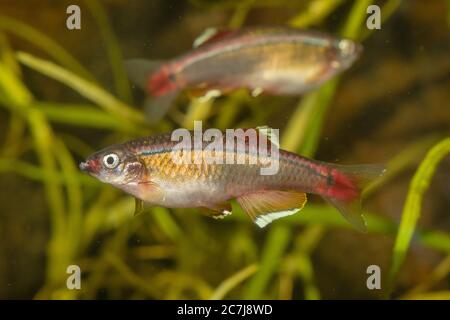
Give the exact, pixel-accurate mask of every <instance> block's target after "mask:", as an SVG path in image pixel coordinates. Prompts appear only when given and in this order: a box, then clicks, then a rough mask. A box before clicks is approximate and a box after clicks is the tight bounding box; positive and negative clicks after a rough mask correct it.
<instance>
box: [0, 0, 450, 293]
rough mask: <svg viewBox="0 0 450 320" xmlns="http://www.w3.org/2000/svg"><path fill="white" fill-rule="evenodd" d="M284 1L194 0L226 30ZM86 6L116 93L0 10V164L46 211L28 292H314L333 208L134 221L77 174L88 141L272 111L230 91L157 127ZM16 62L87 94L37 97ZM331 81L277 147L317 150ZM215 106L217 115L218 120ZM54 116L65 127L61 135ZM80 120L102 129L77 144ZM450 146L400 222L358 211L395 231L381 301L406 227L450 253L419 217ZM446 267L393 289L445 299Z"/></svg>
mask: <svg viewBox="0 0 450 320" xmlns="http://www.w3.org/2000/svg"><path fill="white" fill-rule="evenodd" d="M288 2H290V1H284V0H277V1H240V2H239V4H237V5H236V3H235V2H232V1H218V2H217V3H218V4H217V7H215V6H213V7H212V8H211V7H210V4H209V2H207V1H200V0H199V1H192V3H194V5H197V6H199V7H201V8H207V9H208V10H217V8H219V9H220V10H225V9H227V10H232V11H233V12H234V13H233V14H232V16H231V18H230V21H229V25H230V26H231V27H235V28H236V27H239V26H241V25H242V24H243V23H244V22H245V20H246V17H247V15H248V13H249V12H250V11H251V10H252V9H253V8H255V7H259V6H264V5H267V6H273V7H276V6H285V5H288V4H287V3H288ZM86 3H87V4H89V5H87V8H88V9H89V11H90V13H91V15H92V17H93V18H94V20H95V21H96V23H97V25H98V28H99V30H100V34H101V35H102V39H103V41H104V43H105V48H106V51H105V53H104V54H105V56H107V57H108V60H109V63H110V67H111V71H112V72H111V73H112V78H113V79H114V80H113V82H114V89H115V91H114V93H111V92H109V91H107V90H106V89H104V87H103V85H102V84H101V83H99V81H98V80H97V79H96V77H95V76H94V75H92V72H91V71H89V70H88V68H86V67H85V66H83V65H82V64H81V63H80V62H79V61H78V60H77V59H76V58H75V57H74V56H73V55H72V54H71V53H69V52H67V50H66V49H64V48H63V47H62V46H61V45H59V44H58V43H56V42H55V41H54V40H52V39H51V38H50V37H49V36H47V35H46V34H45V33H44V32H43V31H39V30H37V29H35V28H33V27H31V26H29V25H28V24H25V23H24V22H21V21H19V20H16V19H14V18H11V17H6V16H0V106H1V107H2V108H4V109H5V110H6V111H7V112H8V115H9V123H8V128H7V130H6V136H5V140H4V141H5V142H4V145H3V146H2V151H1V155H0V172H1V174H6V173H11V172H12V173H15V174H18V175H21V176H23V177H25V178H26V179H29V180H33V181H37V182H39V183H41V184H42V187H43V189H44V191H45V197H46V202H47V206H48V213H49V217H48V219H49V224H50V228H49V233H50V234H49V239H48V245H47V249H46V279H45V281H44V283H43V286H42V288H41V290H40V291H39V292H38V293H37V294H36V295H35V298H55V299H59V298H68V299H71V298H83V299H88V298H96V297H108V298H121V297H129V298H161V299H163V298H192V297H194V298H201V299H224V298H227V297H235V298H255V299H260V298H282V299H287V298H293V297H294V293H293V291H294V290H293V286H294V283H296V282H299V283H300V284H301V289H302V290H301V294H300V296H301V297H303V298H306V299H319V298H321V291H320V289H319V286H318V284H317V279H316V274H315V265H314V262H313V260H312V255H313V254H314V251H315V249H316V247H317V246H318V244H319V242H320V241H321V239H322V238H323V236H324V235H325V233H326V232H327V230H330V229H348V228H349V225H348V224H347V223H346V222H345V221H344V220H343V219H342V218H341V217H340V216H339V215H338V213H337V212H336V210H335V209H333V208H332V207H329V206H327V205H326V204H316V203H313V204H310V205H309V206H307V207H306V208H305V209H304V210H303V211H302V212H301V214H297V215H294V216H292V217H289V218H286V219H284V220H282V221H279V222H277V223H276V224H274V225H273V226H271V227H270V228H269V229H268V230H267V231H265V232H263V233H259V232H258V231H255V230H254V227H253V225H251V224H250V223H249V222H248V221H247V220H246V218H245V216H244V214H243V213H242V212H241V210H240V208H238V206H236V205H235V204H233V211H234V214H233V216H232V217H230V218H227V220H224V221H220V222H216V221H213V222H211V221H209V220H207V219H206V218H205V219H204V218H203V217H201V216H200V215H199V214H198V213H196V212H195V211H194V210H168V209H164V208H151V209H149V212H148V213H145V214H143V215H140V216H138V217H133V216H132V213H133V207H134V201H133V199H132V198H130V197H127V196H125V195H124V194H122V193H120V192H117V191H115V190H113V189H112V188H110V187H108V186H105V185H102V184H100V183H98V182H96V181H95V180H93V179H91V178H89V177H87V176H85V175H82V174H81V173H80V172H79V171H78V166H77V161H78V160H79V159H81V158H84V157H85V156H86V155H88V154H89V153H90V152H92V149H93V148H94V145H93V144H98V145H96V146H95V147H98V146H99V145H106V144H107V143H110V142H114V141H118V140H124V139H128V138H133V137H137V136H142V135H147V134H150V133H152V132H160V131H168V130H171V129H173V128H174V127H175V126H176V125H179V126H185V127H191V126H192V121H193V120H204V121H206V122H207V123H208V124H209V125H211V126H215V127H219V128H226V127H241V126H256V125H261V123H265V122H267V120H268V119H269V118H270V116H271V114H273V113H274V110H275V109H276V108H274V107H273V106H268V107H267V108H260V107H261V106H258V105H256V106H255V102H254V101H252V99H250V98H249V97H248V95H247V94H246V93H244V92H236V93H234V94H232V95H231V96H230V97H228V98H226V99H221V100H219V101H208V102H203V103H202V102H200V101H198V100H192V101H190V102H189V103H188V106H187V108H186V110H184V112H181V111H180V110H177V111H175V112H173V113H171V114H169V115H168V117H167V119H164V120H163V121H161V123H158V124H157V125H149V124H147V123H146V122H145V117H144V114H143V111H142V110H141V109H139V108H136V107H134V106H133V104H134V103H133V99H132V96H131V93H130V87H129V84H128V81H127V78H126V77H125V76H124V70H123V61H122V52H121V50H120V45H119V41H118V39H117V38H118V37H116V36H115V33H114V31H113V30H112V24H111V22H110V21H109V19H108V15H107V14H106V12H105V11H104V9H103V8H102V6H101V5H100V3H99V2H98V1H86ZM371 3H372V1H367V0H362V1H355V2H354V3H353V4H352V6H351V7H350V10H349V12H348V16H347V18H346V19H345V21H344V25H343V26H342V28H341V30H340V31H339V34H340V35H342V36H346V37H349V38H353V39H357V40H363V39H366V38H367V37H369V36H370V35H371V34H370V32H368V31H365V28H361V25H362V24H363V22H364V17H365V15H366V11H365V10H366V8H367V6H368V5H369V4H371ZM342 4H343V1H341V0H333V1H330V0H326V1H323V0H320V1H315V2H311V3H308V5H306V6H305V7H304V8H301V9H298V8H297V7H295V6H294V8H295V9H296V10H297V9H298V10H299V12H298V14H296V15H295V16H294V17H292V18H291V19H290V21H289V22H288V23H289V24H290V25H291V26H293V27H301V28H308V27H310V26H314V25H318V24H320V23H321V22H322V21H324V20H326V19H327V17H329V16H330V15H332V14H333V12H335V11H336V10H337V9H339V8H341V6H342ZM399 4H400V1H397V0H390V1H387V2H386V3H385V4H384V6H383V7H382V12H383V14H382V16H383V19H388V18H389V17H390V16H391V15H392V14H393V13H394V12H395V10H396V9H397V7H398V6H399ZM9 37H18V38H21V39H22V40H24V41H26V42H29V43H30V44H32V45H34V46H36V47H38V48H39V49H40V50H41V51H42V52H43V53H44V54H45V56H44V55H39V56H38V55H36V54H31V53H28V52H22V51H16V50H14V49H12V47H11V46H10V44H9V42H8V40H9ZM24 66H25V67H26V68H28V69H31V70H32V72H35V73H38V74H41V75H44V76H46V77H48V78H50V79H53V80H56V81H57V82H59V83H60V84H61V85H63V86H65V87H67V88H69V89H70V90H73V92H76V93H77V94H79V95H80V96H81V97H83V98H84V101H85V102H82V103H79V102H77V103H61V102H56V101H48V100H46V98H42V97H41V95H40V94H39V96H38V95H37V94H36V96H35V95H34V94H33V93H32V92H34V90H32V89H31V88H29V87H28V86H27V82H26V81H25V80H26V79H25V78H26V76H24V74H26V75H28V74H29V73H30V72H31V71H30V70H27V72H26V73H24V72H23V71H24V70H23V69H22V68H23V67H24ZM42 81H46V80H42ZM339 82H340V79H334V80H331V81H329V82H328V83H326V84H325V85H324V86H322V87H321V88H320V89H319V90H317V91H315V92H312V93H310V94H308V95H305V96H304V97H302V98H301V99H300V100H299V102H298V104H297V107H296V108H295V109H294V110H293V113H292V114H291V115H290V120H289V121H288V123H287V124H286V126H285V128H284V130H282V131H281V132H282V134H283V135H282V141H281V144H282V147H283V148H285V149H288V150H292V151H295V152H298V153H300V154H302V155H306V156H311V157H312V156H314V155H315V153H316V151H317V149H318V146H319V142H320V139H321V137H322V130H323V126H324V122H325V119H326V115H327V114H328V112H329V110H328V109H329V107H330V105H331V103H332V101H333V98H334V96H335V93H336V90H338V89H339ZM216 108H217V109H220V110H221V111H220V112H221V113H220V116H217V114H216V113H217V111H215V110H216ZM240 109H244V110H245V113H246V116H245V117H244V118H243V119H242V118H240V117H239V116H238V115H239V114H240V112H241V111H240ZM256 110H257V111H256ZM275 112H276V111H275ZM61 125H67V126H70V127H71V128H74V129H75V130H74V131H70V132H69V133H68V132H65V131H64V130H61V127H60V126H61ZM86 128H89V129H95V130H97V132H99V133H101V134H99V135H98V141H96V142H94V141H85V140H83V139H82V138H81V135H80V136H78V135H77V133H79V132H82V130H84V129H86ZM77 130H78V131H77ZM441 138H442V137H440V136H434V135H433V136H429V137H425V138H424V139H423V140H420V141H417V142H415V143H412V144H411V145H410V146H409V147H408V148H405V149H404V150H403V151H401V152H399V153H398V154H397V156H396V157H395V158H393V159H391V160H390V161H388V163H387V166H388V174H387V175H386V176H385V177H384V178H383V179H382V180H380V181H378V182H377V183H375V184H374V185H372V186H371V187H370V188H369V189H368V190H367V192H366V196H367V197H369V196H372V195H373V194H375V193H377V192H380V190H381V188H382V186H383V185H385V184H386V183H387V182H389V181H390V180H392V179H394V178H395V177H396V176H398V175H399V174H400V173H402V172H403V171H404V170H405V169H407V168H409V167H411V166H413V165H414V161H415V159H417V158H418V157H420V156H421V155H422V154H423V153H424V152H425V150H427V149H429V148H430V147H431V146H432V145H434V144H435V142H436V141H438V140H439V139H441ZM96 139H97V138H96ZM448 146H449V141H448V139H446V140H443V141H442V142H440V143H439V144H438V145H436V146H435V147H433V148H432V149H431V151H429V153H428V155H427V157H426V158H425V160H424V161H423V162H422V164H421V165H420V166H419V169H418V170H417V172H416V174H415V176H414V178H413V180H412V182H411V185H410V190H409V191H408V196H407V200H406V203H405V206H404V211H403V215H402V220H401V222H400V227H399V228H398V226H397V224H396V223H395V222H394V221H391V220H390V219H388V218H386V217H383V216H381V215H379V214H376V213H367V214H366V216H367V220H368V232H369V235H377V234H378V235H387V236H390V237H394V236H396V241H395V245H394V249H393V256H392V266H391V271H390V275H389V279H388V283H389V290H386V297H387V296H388V295H389V294H390V293H391V292H395V291H394V289H395V287H394V285H395V280H396V276H397V275H398V271H399V270H400V268H401V266H402V264H403V263H404V259H405V255H406V252H407V251H408V248H409V244H410V241H411V238H412V236H413V235H414V236H415V239H416V241H417V242H418V243H420V244H421V245H423V246H426V247H428V248H431V249H433V250H435V251H436V252H440V253H443V254H446V255H449V254H450V235H449V234H447V233H445V232H442V231H436V230H425V229H420V228H417V226H416V222H417V219H418V218H419V217H420V212H421V205H420V204H421V201H422V200H421V199H422V197H423V194H424V192H425V190H426V189H427V187H428V186H429V183H430V179H431V177H432V175H433V173H434V170H435V168H436V165H437V163H438V161H439V160H440V159H441V158H442V157H443V156H444V155H445V154H446V153H448V149H449V147H448ZM219 223H220V224H221V225H217V224H219ZM212 226H213V227H212ZM211 228H214V229H213V231H211V230H210V229H211ZM397 229H398V232H397ZM141 241H142V243H141ZM260 243H263V244H262V245H260ZM206 244H208V245H206ZM217 252H221V253H222V255H223V257H222V263H223V261H227V262H228V263H227V265H226V266H224V265H221V266H220V270H218V271H215V270H214V267H219V266H218V265H217V262H214V261H211V260H212V259H210V258H209V257H210V256H212V255H213V254H216V255H217ZM71 264H78V265H80V266H81V269H82V270H83V290H82V291H76V290H74V291H68V290H66V287H65V280H66V276H67V274H66V268H67V266H68V265H71ZM210 268H211V269H212V270H210ZM449 272H450V263H449V262H448V258H446V259H444V260H443V261H442V263H441V264H439V265H438V267H436V269H435V272H434V273H433V275H432V278H430V279H428V280H427V281H428V282H426V283H425V284H423V285H422V287H421V288H422V289H420V288H419V289H420V290H419V289H415V288H413V289H412V290H411V294H409V295H407V294H406V295H404V296H400V297H405V298H414V297H423V296H424V295H428V297H433V298H448V292H447V291H437V292H432V291H431V292H430V290H432V287H433V284H435V283H436V282H438V281H439V280H440V279H445V277H446V276H448V274H449ZM210 279H214V280H210ZM217 279H219V280H217ZM274 288H277V290H274ZM295 297H298V296H295ZM394 297H397V296H394Z"/></svg>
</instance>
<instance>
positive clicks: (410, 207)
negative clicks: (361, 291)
mask: <svg viewBox="0 0 450 320" xmlns="http://www.w3.org/2000/svg"><path fill="white" fill-rule="evenodd" d="M448 153H450V138H447V139H444V140H443V141H441V142H440V143H438V144H437V145H435V146H434V147H433V148H432V149H431V150H430V151H429V152H428V153H427V155H426V156H425V159H424V160H423V161H422V163H421V164H420V166H419V168H418V169H417V171H416V173H415V174H414V177H413V179H412V180H411V184H410V186H409V190H408V195H407V198H406V202H405V205H404V207H403V213H402V220H401V222H400V227H399V230H398V233H397V237H396V239H395V244H394V250H393V253H392V263H391V268H390V270H389V279H388V290H387V294H388V295H390V293H391V292H392V290H393V288H394V281H395V279H396V276H397V274H398V272H399V270H400V268H401V266H402V265H403V262H404V260H405V258H406V253H407V252H408V249H409V245H410V242H411V238H412V236H413V234H414V231H415V229H416V224H417V221H418V220H419V218H420V213H421V208H422V200H423V195H424V193H425V192H426V191H427V190H428V187H429V186H430V183H431V179H432V178H433V175H434V172H435V171H436V167H437V165H438V164H439V162H440V161H441V160H442V158H444V157H445V156H446V155H447V154H448Z"/></svg>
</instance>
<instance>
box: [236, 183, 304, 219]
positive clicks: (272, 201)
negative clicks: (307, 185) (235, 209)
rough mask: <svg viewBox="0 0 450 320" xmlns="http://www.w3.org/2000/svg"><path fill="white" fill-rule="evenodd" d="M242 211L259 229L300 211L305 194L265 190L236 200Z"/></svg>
mask: <svg viewBox="0 0 450 320" xmlns="http://www.w3.org/2000/svg"><path fill="white" fill-rule="evenodd" d="M237 201H238V202H239V204H240V206H241V207H242V209H243V210H244V211H245V212H246V213H247V215H248V216H249V217H250V218H251V219H252V220H253V221H254V222H255V223H256V224H257V225H258V226H259V227H261V228H264V227H265V226H266V225H268V224H269V223H271V222H272V221H274V220H276V219H279V218H282V217H286V216H290V215H292V214H294V213H296V212H297V211H299V210H301V209H302V208H303V207H304V205H305V203H306V194H305V193H303V192H298V191H278V190H266V191H258V192H255V193H252V194H248V195H245V196H241V197H238V198H237Z"/></svg>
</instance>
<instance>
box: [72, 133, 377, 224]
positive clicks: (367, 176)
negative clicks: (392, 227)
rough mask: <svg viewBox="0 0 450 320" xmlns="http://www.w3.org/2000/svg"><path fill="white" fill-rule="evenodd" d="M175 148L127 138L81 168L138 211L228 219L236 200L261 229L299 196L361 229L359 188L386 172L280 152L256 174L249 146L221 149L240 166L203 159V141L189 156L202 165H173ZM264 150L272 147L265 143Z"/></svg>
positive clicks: (157, 139) (296, 206) (160, 140)
mask: <svg viewBox="0 0 450 320" xmlns="http://www.w3.org/2000/svg"><path fill="white" fill-rule="evenodd" d="M243 132H244V133H245V131H243ZM260 140H261V139H260V138H258V142H257V143H258V144H259V143H261V142H260ZM177 144H178V142H176V141H172V139H171V134H162V135H156V136H151V137H145V138H141V139H137V140H132V141H129V142H125V143H123V144H118V145H114V146H110V147H108V148H106V149H103V150H101V151H99V152H96V153H94V154H93V155H91V156H90V157H89V158H88V159H87V160H86V161H85V162H82V163H81V164H80V168H81V170H83V171H85V172H87V173H89V174H90V175H91V176H93V177H95V178H97V179H99V180H100V181H102V182H104V183H108V184H111V185H113V186H114V187H117V188H119V189H122V190H124V191H125V192H127V193H129V194H131V195H133V196H134V197H135V198H136V199H138V200H137V202H136V207H138V206H139V205H142V202H141V201H144V202H146V203H150V204H152V205H158V206H163V207H168V208H199V209H202V210H203V211H205V212H207V213H208V214H209V215H211V216H212V217H215V218H223V217H225V216H226V215H229V214H231V205H230V203H229V201H230V200H231V199H236V200H237V202H238V203H239V204H240V206H241V207H242V209H243V210H244V211H245V212H246V214H247V215H248V216H249V217H250V218H251V219H252V220H253V221H254V222H255V223H256V224H257V225H258V226H260V227H264V226H266V225H267V224H269V223H270V222H272V221H273V220H275V219H278V218H281V217H284V216H288V215H292V214H294V213H295V212H297V211H299V210H300V209H302V208H303V206H304V205H305V203H306V194H305V193H313V194H318V195H320V196H322V197H323V198H324V199H325V200H327V201H328V202H329V203H330V204H332V205H334V206H335V207H336V208H337V209H338V210H339V211H340V212H341V213H342V214H343V216H344V217H345V218H346V219H347V220H348V221H349V222H350V223H352V224H353V225H355V226H356V227H357V228H358V229H359V230H363V231H364V230H365V228H366V226H365V222H364V219H363V217H362V212H361V198H360V196H361V191H362V188H363V187H364V186H365V185H366V184H367V183H368V182H370V181H371V180H372V179H374V178H377V177H379V176H381V175H382V174H383V172H384V168H383V167H382V166H380V165H349V166H345V165H335V164H331V163H326V162H320V161H316V160H311V159H307V158H304V157H301V156H299V155H297V154H294V153H291V152H288V151H284V150H279V158H278V160H279V162H278V163H279V167H278V171H277V173H276V174H273V175H261V174H260V169H261V167H262V166H264V164H263V160H264V159H260V158H259V159H257V161H256V162H251V161H250V160H252V159H251V158H252V157H256V156H258V155H256V154H254V153H252V152H249V151H248V150H249V149H247V150H244V152H243V151H242V150H240V149H238V148H236V147H233V148H232V149H229V148H224V149H223V151H222V152H223V156H224V157H225V156H227V155H229V156H231V157H232V158H233V159H241V160H242V159H244V162H241V163H244V164H216V163H210V162H207V161H205V159H206V157H207V155H206V154H205V144H204V145H203V146H202V147H201V148H197V149H194V150H192V151H190V153H189V154H188V156H189V157H195V156H199V157H200V159H203V160H202V162H201V164H189V163H179V162H176V161H174V160H173V159H174V153H175V152H180V151H179V149H178V150H177V149H176V147H175V146H176V145H177ZM269 145H270V148H274V147H277V146H276V145H274V144H272V143H271V142H270V140H269ZM242 157H243V158H242ZM236 163H239V162H236ZM250 163H253V164H250ZM137 209H138V208H137Z"/></svg>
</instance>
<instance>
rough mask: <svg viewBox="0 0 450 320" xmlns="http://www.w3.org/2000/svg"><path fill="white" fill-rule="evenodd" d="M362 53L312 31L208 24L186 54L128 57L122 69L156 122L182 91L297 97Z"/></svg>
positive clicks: (355, 45) (346, 42)
mask: <svg viewBox="0 0 450 320" xmlns="http://www.w3.org/2000/svg"><path fill="white" fill-rule="evenodd" d="M361 52H362V45H361V44H359V43H356V42H354V41H352V40H350V39H344V38H339V37H335V36H332V35H328V34H325V33H320V32H316V31H305V30H299V29H294V28H288V27H275V28H268V27H266V28H251V27H250V28H243V29H238V30H229V29H220V28H209V29H206V30H205V31H204V32H203V33H202V34H201V35H200V36H199V37H198V38H197V39H196V40H195V41H194V48H193V49H192V50H190V51H189V52H187V53H185V54H182V55H180V56H178V57H175V58H173V59H170V60H168V61H151V60H145V59H130V60H128V61H126V68H127V71H128V75H129V78H130V79H131V81H132V82H134V83H135V84H137V85H138V86H139V87H141V88H142V89H144V91H145V92H146V93H147V94H148V96H149V98H148V99H147V100H146V102H145V105H146V111H147V113H148V115H149V120H150V121H157V120H159V119H160V118H161V117H162V116H163V115H164V114H165V113H166V112H167V110H168V108H169V107H170V106H171V104H172V102H173V100H174V99H175V98H176V97H177V96H178V94H179V93H180V92H182V91H184V90H186V91H187V92H188V93H189V94H190V95H191V96H194V97H195V96H200V97H204V96H206V97H207V98H211V97H217V96H221V95H223V94H227V93H229V92H232V91H235V90H238V89H247V90H248V91H249V92H250V93H251V94H252V95H253V96H257V95H260V94H268V95H288V96H297V95H301V94H303V93H305V92H308V91H311V90H313V89H316V88H317V87H319V86H320V85H321V84H323V83H324V82H325V81H327V80H328V79H330V78H332V77H333V76H335V75H337V74H339V73H341V72H342V71H344V70H346V69H348V68H349V67H350V66H351V65H352V64H353V62H354V61H355V60H356V59H357V58H358V57H359V55H360V53H361Z"/></svg>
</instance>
